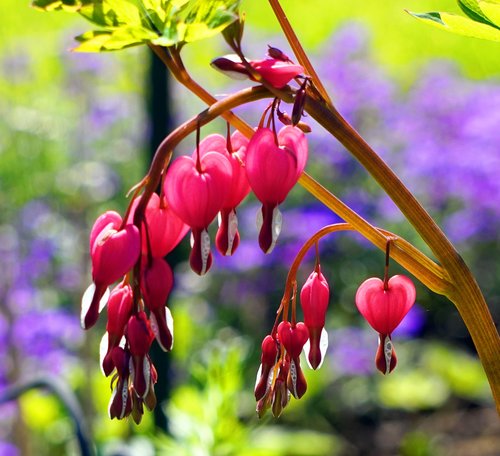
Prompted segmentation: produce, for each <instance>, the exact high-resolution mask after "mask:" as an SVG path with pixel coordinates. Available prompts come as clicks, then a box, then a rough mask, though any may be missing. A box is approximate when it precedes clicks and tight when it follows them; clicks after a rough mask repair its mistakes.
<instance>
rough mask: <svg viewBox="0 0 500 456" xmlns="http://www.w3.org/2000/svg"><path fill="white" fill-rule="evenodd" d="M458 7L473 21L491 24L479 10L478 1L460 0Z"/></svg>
mask: <svg viewBox="0 0 500 456" xmlns="http://www.w3.org/2000/svg"><path fill="white" fill-rule="evenodd" d="M458 6H460V8H461V10H462V11H463V12H464V13H465V14H467V16H469V17H470V18H471V19H473V20H475V21H477V22H484V23H485V24H489V23H490V21H489V20H488V18H487V17H486V16H485V15H484V13H483V12H482V11H481V8H479V4H478V0H458Z"/></svg>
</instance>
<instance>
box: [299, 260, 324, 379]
mask: <svg viewBox="0 0 500 456" xmlns="http://www.w3.org/2000/svg"><path fill="white" fill-rule="evenodd" d="M329 299H330V288H329V287H328V282H327V281H326V279H325V276H324V275H323V274H322V273H321V269H320V266H319V265H317V267H316V269H315V270H314V271H313V272H312V273H311V275H310V276H309V277H308V278H307V280H306V283H305V284H304V286H303V287H302V290H301V292H300V305H301V307H302V312H303V313H304V323H305V325H306V326H307V329H308V330H309V344H306V346H305V347H304V349H305V351H306V355H307V356H306V357H307V360H308V363H309V365H310V367H311V368H312V369H317V368H318V367H321V364H322V362H323V358H324V356H325V352H326V349H327V348H328V334H327V333H326V331H325V329H324V326H325V317H326V311H327V309H328V301H329Z"/></svg>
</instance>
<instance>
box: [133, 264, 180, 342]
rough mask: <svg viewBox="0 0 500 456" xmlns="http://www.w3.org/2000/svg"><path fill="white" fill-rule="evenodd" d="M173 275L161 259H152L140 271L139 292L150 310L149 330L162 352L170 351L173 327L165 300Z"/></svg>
mask: <svg viewBox="0 0 500 456" xmlns="http://www.w3.org/2000/svg"><path fill="white" fill-rule="evenodd" d="M173 284H174V275H173V273H172V269H171V268H170V266H169V265H168V263H167V262H166V261H165V260H163V259H162V258H153V259H152V261H151V263H149V264H147V265H146V266H145V267H144V269H143V271H142V280H141V292H142V297H143V299H144V304H145V305H146V307H147V308H148V309H149V310H150V312H151V314H150V316H149V318H150V322H151V329H152V330H153V333H154V335H155V337H156V341H157V342H158V344H159V345H160V347H161V348H162V349H163V350H164V351H170V350H172V346H173V344H174V327H173V319H172V314H171V313H170V309H169V308H168V307H167V299H168V296H169V294H170V292H171V291H172V287H173Z"/></svg>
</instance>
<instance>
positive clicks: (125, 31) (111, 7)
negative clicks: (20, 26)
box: [33, 0, 240, 52]
mask: <svg viewBox="0 0 500 456" xmlns="http://www.w3.org/2000/svg"><path fill="white" fill-rule="evenodd" d="M239 3H240V0H212V1H209V2H208V1H203V0H81V1H79V0H34V2H33V6H34V7H36V8H39V9H42V10H45V11H53V10H63V11H69V12H75V13H79V14H80V15H81V16H83V17H84V18H85V19H87V20H88V21H90V22H91V23H93V24H94V25H97V26H98V27H100V30H93V31H89V32H86V33H84V34H82V35H79V36H78V37H77V38H76V39H77V41H79V42H80V45H79V46H78V47H77V48H76V49H75V50H76V51H80V52H102V51H116V50H120V49H124V48H127V47H131V46H137V45H140V44H145V43H153V44H156V45H158V46H175V45H178V44H183V43H190V42H193V41H198V40H202V39H205V38H209V37H211V36H213V35H216V34H217V33H219V32H221V31H222V30H224V28H226V27H227V26H228V25H229V24H231V23H233V22H234V21H235V20H237V19H238V6H239Z"/></svg>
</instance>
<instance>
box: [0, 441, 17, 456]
mask: <svg viewBox="0 0 500 456" xmlns="http://www.w3.org/2000/svg"><path fill="white" fill-rule="evenodd" d="M20 454H21V453H20V452H19V449H18V448H17V447H16V446H14V445H12V444H11V443H9V442H2V441H0V455H2V456H18V455H20Z"/></svg>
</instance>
